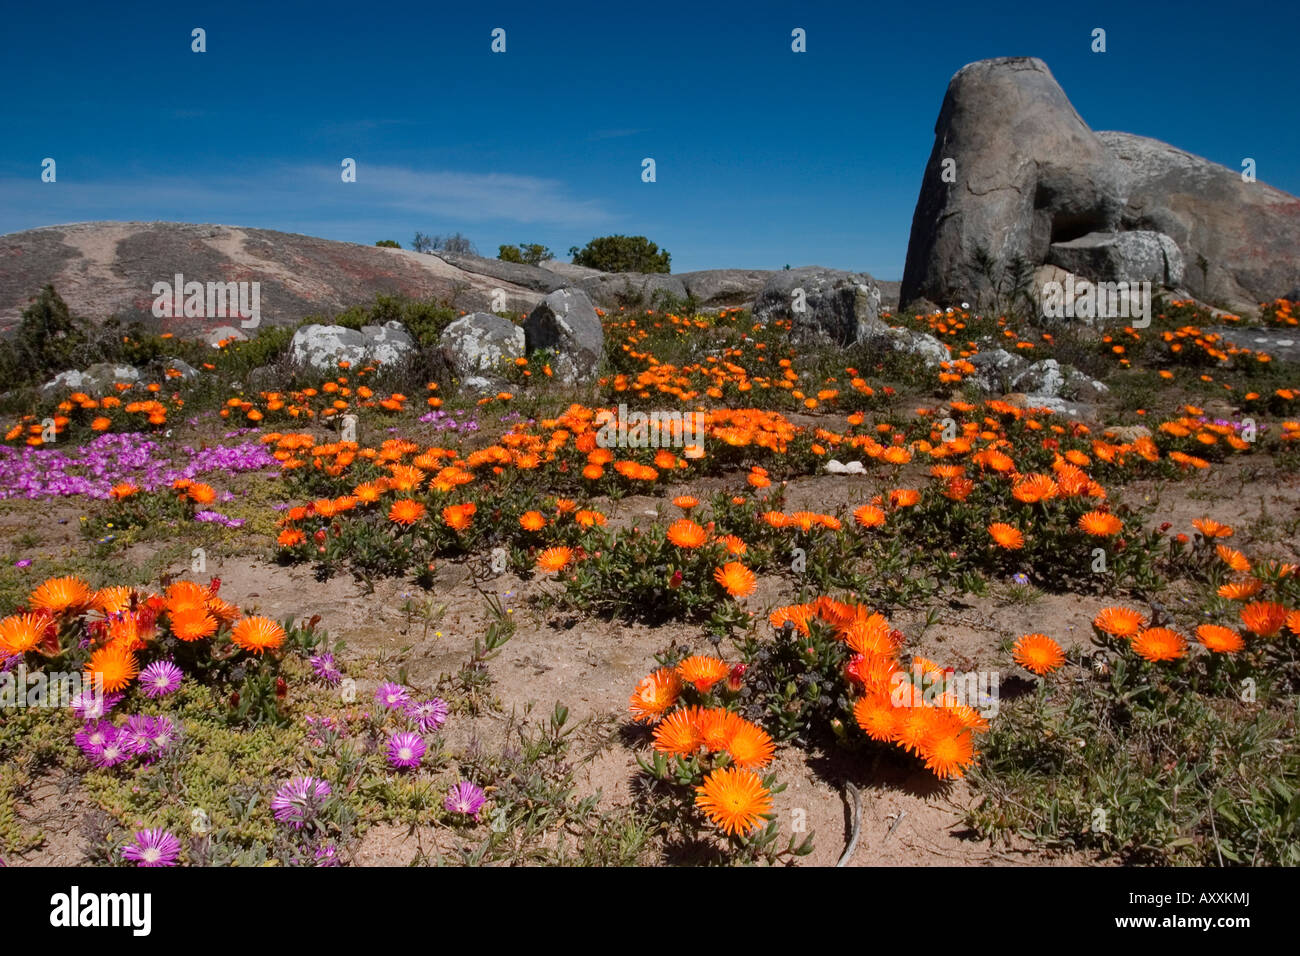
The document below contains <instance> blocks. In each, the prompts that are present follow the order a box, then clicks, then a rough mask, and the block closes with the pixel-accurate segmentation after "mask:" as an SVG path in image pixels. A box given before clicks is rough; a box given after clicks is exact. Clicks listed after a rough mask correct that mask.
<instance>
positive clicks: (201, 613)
mask: <svg viewBox="0 0 1300 956" xmlns="http://www.w3.org/2000/svg"><path fill="white" fill-rule="evenodd" d="M170 620H171V630H172V634H174V635H175V636H176V639H177V640H178V641H185V642H187V643H188V642H190V641H197V640H201V639H203V638H205V637H211V636H212V635H213V634H215V633H217V627H218V626H219V625H218V624H217V619H216V618H215V617H213V616H212V615H211V614H209V613H208V611H207V610H206V609H205V608H203V607H194V606H186V607H182V608H179V609H177V610H175V611H171V612H170Z"/></svg>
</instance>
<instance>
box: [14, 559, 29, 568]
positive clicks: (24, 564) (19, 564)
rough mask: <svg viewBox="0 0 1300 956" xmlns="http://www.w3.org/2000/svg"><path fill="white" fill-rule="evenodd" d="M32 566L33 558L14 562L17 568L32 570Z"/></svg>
mask: <svg viewBox="0 0 1300 956" xmlns="http://www.w3.org/2000/svg"><path fill="white" fill-rule="evenodd" d="M31 566H32V559H31V558H22V559H21V560H18V561H15V562H14V567H15V568H30V567H31Z"/></svg>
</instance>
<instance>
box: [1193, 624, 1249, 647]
mask: <svg viewBox="0 0 1300 956" xmlns="http://www.w3.org/2000/svg"><path fill="white" fill-rule="evenodd" d="M1196 639H1197V640H1198V641H1200V643H1201V646H1202V647H1204V648H1207V649H1208V650H1211V651H1214V652H1215V653H1216V654H1235V653H1237V652H1238V651H1240V650H1242V649H1243V648H1244V647H1245V646H1246V642H1245V641H1243V640H1242V639H1241V635H1240V634H1238V633H1237V632H1236V631H1234V630H1232V629H1231V628H1228V627H1220V626H1219V625H1217V624H1202V625H1201V626H1200V627H1198V628H1197V629H1196Z"/></svg>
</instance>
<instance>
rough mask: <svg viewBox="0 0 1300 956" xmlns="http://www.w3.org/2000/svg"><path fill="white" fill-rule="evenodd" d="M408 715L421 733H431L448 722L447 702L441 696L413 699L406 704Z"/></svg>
mask: <svg viewBox="0 0 1300 956" xmlns="http://www.w3.org/2000/svg"><path fill="white" fill-rule="evenodd" d="M406 716H407V717H410V718H411V720H413V721H415V725H416V726H417V727H419V728H420V733H422V734H431V733H433V732H434V731H435V730H437V729H438V728H439V727H441V726H442V725H443V724H444V723H445V722H446V720H447V702H446V701H445V700H443V699H442V698H441V697H434V698H433V699H432V700H421V701H411V702H410V703H409V704H407V705H406Z"/></svg>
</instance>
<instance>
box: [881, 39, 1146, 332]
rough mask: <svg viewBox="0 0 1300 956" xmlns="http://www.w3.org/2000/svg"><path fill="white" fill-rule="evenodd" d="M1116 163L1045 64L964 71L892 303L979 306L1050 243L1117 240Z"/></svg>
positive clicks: (951, 89)
mask: <svg viewBox="0 0 1300 956" xmlns="http://www.w3.org/2000/svg"><path fill="white" fill-rule="evenodd" d="M1122 178H1123V170H1122V168H1121V165H1120V163H1119V161H1118V160H1117V159H1116V158H1115V156H1114V155H1112V154H1111V152H1110V151H1109V150H1108V149H1107V148H1106V146H1105V144H1103V143H1102V142H1101V140H1099V139H1098V138H1097V136H1096V134H1095V133H1093V132H1092V130H1090V129H1089V128H1088V124H1086V123H1085V122H1084V121H1083V119H1082V118H1081V117H1080V116H1079V114H1078V113H1077V112H1075V109H1074V107H1073V106H1071V105H1070V101H1069V99H1068V98H1066V95H1065V92H1064V91H1063V90H1062V89H1061V87H1060V86H1059V85H1058V84H1057V82H1056V79H1055V78H1054V77H1053V76H1052V74H1051V71H1050V70H1048V68H1047V65H1046V64H1045V63H1043V61H1042V60H1039V59H1036V58H1032V57H1003V58H1000V59H994V60H981V61H979V62H977V63H972V64H970V65H969V66H966V67H963V68H962V69H961V70H959V71H958V72H957V74H956V75H955V76H954V77H953V78H952V80H951V81H950V82H949V84H948V91H947V94H946V95H945V96H944V99H943V106H942V107H941V108H940V110H939V119H938V121H937V122H936V123H935V135H934V148H933V149H932V150H931V152H930V159H929V162H928V163H927V164H926V168H925V175H924V177H923V179H922V181H921V193H920V197H919V198H918V199H917V202H916V211H915V213H914V215H913V217H912V233H911V237H910V239H909V242H908V248H907V264H906V266H905V268H904V271H903V284H902V289H901V290H900V298H901V301H902V305H903V307H904V308H906V307H907V305H908V304H909V303H910V302H912V300H914V299H918V298H921V297H925V298H928V299H931V300H933V301H935V302H937V303H939V304H940V305H946V304H953V303H954V302H956V301H958V300H961V299H963V298H965V299H971V300H972V301H978V300H979V299H980V298H982V297H984V296H986V295H987V293H988V292H989V291H990V288H991V282H990V280H992V281H993V282H996V281H997V280H998V279H999V278H1000V276H998V275H994V276H989V275H987V274H985V273H986V272H987V270H986V269H982V268H981V266H980V262H981V259H985V258H987V259H988V260H989V261H991V262H992V263H993V264H994V265H995V267H996V269H995V271H996V270H1001V269H1004V268H1009V267H1010V266H1011V265H1012V264H1013V263H1015V262H1016V261H1017V260H1024V261H1027V262H1028V263H1030V264H1031V265H1034V266H1036V265H1039V264H1041V263H1042V262H1044V261H1045V259H1046V256H1047V251H1048V248H1049V247H1050V246H1051V245H1052V243H1054V242H1065V241H1068V240H1070V239H1076V238H1078V237H1079V236H1083V235H1086V234H1087V233H1090V232H1099V231H1100V232H1109V231H1113V230H1114V229H1115V228H1116V227H1117V226H1118V225H1119V221H1120V214H1121V211H1122V209H1123V207H1124V200H1123V193H1122Z"/></svg>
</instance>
